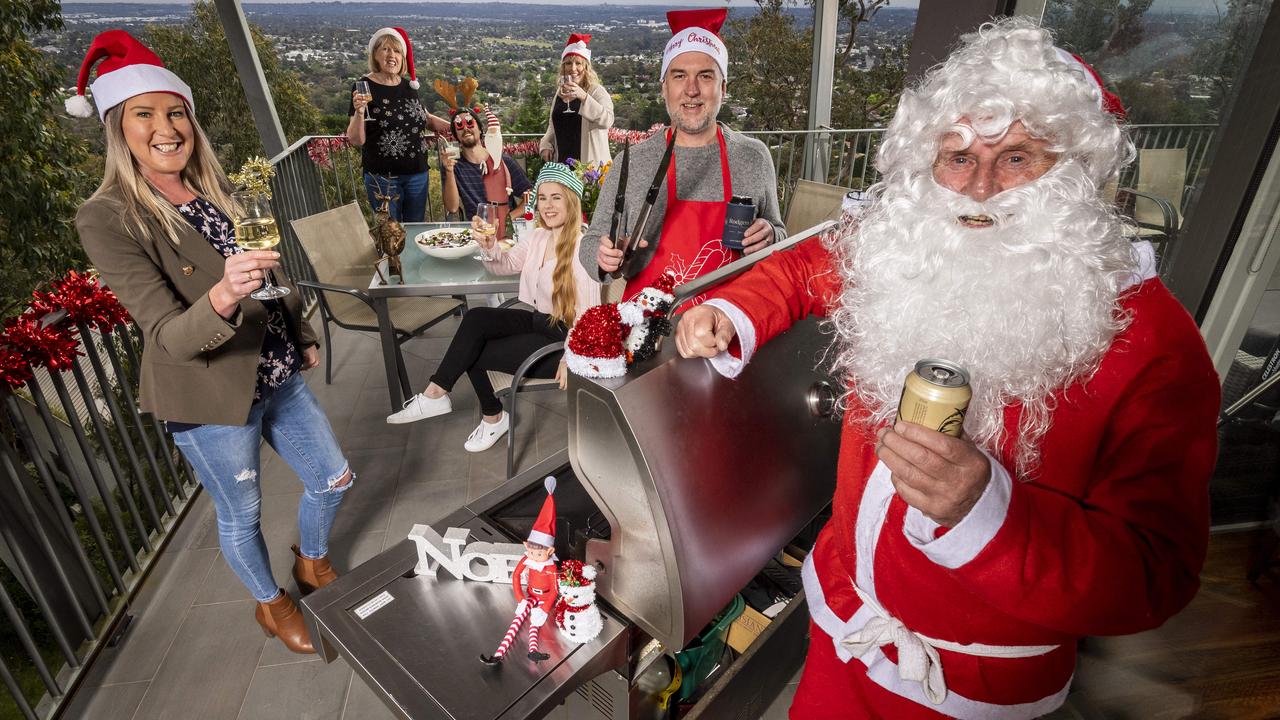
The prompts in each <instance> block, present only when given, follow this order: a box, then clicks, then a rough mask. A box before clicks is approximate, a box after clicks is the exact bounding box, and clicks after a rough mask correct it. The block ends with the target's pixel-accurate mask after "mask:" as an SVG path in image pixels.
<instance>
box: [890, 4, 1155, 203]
mask: <svg viewBox="0 0 1280 720" xmlns="http://www.w3.org/2000/svg"><path fill="white" fill-rule="evenodd" d="M1011 89H1016V92H1010V90H1011ZM1102 93H1103V90H1102V88H1101V87H1100V86H1099V85H1098V82H1097V81H1096V80H1095V79H1094V77H1093V76H1092V75H1090V73H1089V71H1088V70H1087V69H1086V68H1085V67H1084V65H1083V64H1081V63H1080V62H1079V61H1077V60H1076V59H1075V58H1073V57H1072V56H1071V55H1069V54H1067V53H1066V52H1064V51H1063V50H1061V49H1059V48H1057V47H1055V46H1054V44H1053V36H1052V35H1050V33H1049V31H1048V30H1045V29H1044V28H1041V27H1039V26H1038V25H1037V24H1036V23H1035V21H1033V20H1030V19H1028V18H1025V17H1014V18H1008V19H1006V20H1001V21H999V22H993V23H987V24H985V25H983V26H982V27H981V28H979V30H978V31H977V32H976V33H970V34H968V35H965V36H964V37H963V38H962V40H961V45H960V47H959V48H957V49H956V50H955V52H953V53H952V54H951V56H950V57H949V58H947V60H946V62H944V63H943V64H941V65H939V66H937V67H935V68H934V69H933V70H931V71H930V72H929V73H928V74H927V75H925V77H924V78H923V79H922V81H921V82H920V83H919V84H918V85H917V86H916V87H914V88H911V89H908V90H906V91H905V92H903V94H902V99H901V100H900V101H899V103H898V110H897V113H896V114H895V115H894V117H893V121H892V122H890V123H889V127H888V130H887V131H886V132H885V137H884V141H883V143H882V144H881V145H880V148H879V149H878V150H877V154H876V163H875V164H876V169H877V170H879V171H880V174H881V175H882V176H883V177H884V179H885V180H891V179H892V176H893V175H895V174H899V173H907V174H911V175H916V174H920V173H928V172H929V168H930V167H931V166H932V165H933V160H934V157H935V156H936V155H937V154H938V147H939V143H940V141H941V138H942V136H943V134H944V133H946V132H947V131H949V130H952V129H954V128H953V126H954V125H955V124H956V122H957V121H958V120H960V119H961V118H966V119H968V121H969V124H970V125H972V126H973V129H974V130H975V131H977V134H978V135H979V136H981V137H982V138H983V139H984V140H987V141H989V142H990V141H993V140H995V139H998V138H1000V137H1002V136H1003V135H1004V134H1005V133H1006V132H1008V130H1009V126H1010V125H1011V124H1013V122H1014V121H1016V120H1021V121H1022V124H1023V125H1024V126H1026V128H1027V131H1028V132H1029V133H1030V134H1031V135H1033V136H1034V137H1038V138H1043V139H1046V140H1049V141H1050V142H1051V147H1050V150H1051V151H1053V152H1055V153H1058V154H1061V155H1065V156H1067V157H1071V158H1075V159H1078V160H1079V161H1080V162H1081V163H1083V164H1084V167H1085V171H1086V174H1087V176H1088V177H1089V178H1090V179H1091V180H1093V182H1094V183H1095V184H1096V185H1098V186H1099V187H1100V186H1102V185H1103V184H1104V183H1105V182H1106V181H1107V180H1109V179H1110V178H1111V177H1113V176H1114V175H1115V174H1116V173H1117V172H1119V170H1120V168H1121V167H1123V166H1124V165H1126V164H1128V163H1129V162H1130V161H1132V160H1133V158H1134V156H1135V153H1134V149H1133V143H1132V142H1131V141H1130V140H1129V138H1128V135H1127V133H1126V132H1125V131H1124V129H1123V127H1122V126H1121V124H1120V122H1119V121H1118V120H1117V118H1116V117H1115V116H1114V115H1112V114H1111V113H1109V112H1107V111H1106V110H1105V109H1104V108H1103V103H1102V97H1103V96H1102Z"/></svg>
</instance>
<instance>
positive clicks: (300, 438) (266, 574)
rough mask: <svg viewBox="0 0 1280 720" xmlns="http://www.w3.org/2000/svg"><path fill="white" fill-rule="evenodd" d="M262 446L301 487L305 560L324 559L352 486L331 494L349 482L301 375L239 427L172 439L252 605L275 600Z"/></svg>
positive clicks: (258, 404) (334, 440)
mask: <svg viewBox="0 0 1280 720" xmlns="http://www.w3.org/2000/svg"><path fill="white" fill-rule="evenodd" d="M264 438H265V439H266V441H267V442H268V443H269V444H270V445H271V447H273V448H275V451H276V452H277V453H279V454H280V457H281V458H283V459H284V461H285V462H287V463H289V467H291V468H293V471H294V472H295V473H297V474H298V477H299V478H300V479H301V480H302V485H303V488H304V490H303V493H302V499H301V500H300V501H299V502H298V535H299V539H300V542H299V549H300V550H301V551H302V554H303V555H305V556H306V557H309V558H322V557H324V556H326V555H328V554H329V530H330V528H332V527H333V518H334V516H335V515H336V514H337V512H338V506H339V505H341V504H342V498H343V496H344V495H345V494H346V491H347V490H349V489H351V486H352V485H353V484H354V482H355V478H354V476H353V477H352V479H351V481H350V482H348V483H347V484H345V485H342V486H341V487H337V483H339V482H341V481H342V479H343V478H344V477H345V476H346V474H347V470H348V465H347V460H346V458H345V457H343V455H342V449H341V448H339V447H338V439H337V438H336V437H334V434H333V429H332V428H331V427H329V419H328V418H326V417H325V415H324V412H323V411H322V410H321V409H320V405H319V404H318V403H317V402H316V398H315V395H312V394H311V388H308V387H307V383H306V382H305V381H304V380H303V378H302V376H301V375H300V374H295V375H294V376H293V377H292V378H290V379H289V380H288V381H286V382H285V384H284V385H281V386H280V387H279V388H277V389H276V391H275V392H273V393H272V394H271V395H270V397H268V398H267V399H266V400H265V401H261V402H255V403H254V404H253V406H252V408H250V410H249V420H248V422H247V423H245V424H244V425H201V426H200V427H196V428H192V429H191V430H186V431H183V432H179V433H175V434H174V436H173V440H174V442H175V443H176V444H177V446H178V448H179V449H181V450H182V454H183V456H185V457H186V458H187V462H190V463H191V466H192V467H193V468H195V471H196V476H197V477H198V478H199V479H200V484H201V485H203V486H204V489H205V490H206V491H207V492H208V493H209V497H210V498H212V499H213V506H214V510H215V512H216V513H217V516H218V540H219V544H220V545H221V547H222V554H223V556H224V557H225V558H226V559H227V564H228V565H230V566H231V569H232V570H233V571H235V574H236V575H237V576H238V577H239V578H240V581H241V582H243V583H244V584H245V587H247V588H249V592H250V593H252V594H253V597H254V599H256V600H257V601H258V602H267V601H269V600H272V599H274V598H275V597H276V595H277V594H278V593H279V592H280V586H279V585H278V584H277V583H276V581H275V579H274V578H273V577H272V575H271V561H270V560H269V559H268V556H267V544H266V541H264V540H263V537H262V527H261V525H260V520H261V516H262V486H261V483H260V482H259V477H258V474H259V468H260V466H261V457H260V454H259V448H260V447H261V441H262V439H264Z"/></svg>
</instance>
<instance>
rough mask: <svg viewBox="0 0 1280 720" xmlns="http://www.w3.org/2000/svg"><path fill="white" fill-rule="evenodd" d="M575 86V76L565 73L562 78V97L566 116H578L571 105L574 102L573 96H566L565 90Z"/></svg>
mask: <svg viewBox="0 0 1280 720" xmlns="http://www.w3.org/2000/svg"><path fill="white" fill-rule="evenodd" d="M572 84H573V75H571V74H569V73H565V74H564V75H561V76H560V97H561V98H563V99H564V112H565V114H566V115H573V114H576V113H575V112H574V110H573V107H572V106H570V105H569V103H571V102H573V96H572V95H567V94H565V89H566V88H567V87H569V86H570V85H572Z"/></svg>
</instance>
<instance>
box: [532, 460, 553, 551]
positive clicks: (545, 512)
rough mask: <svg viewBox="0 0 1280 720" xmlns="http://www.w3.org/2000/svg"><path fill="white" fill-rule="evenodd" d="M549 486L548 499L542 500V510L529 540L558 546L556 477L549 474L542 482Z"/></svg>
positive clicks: (544, 545) (544, 544) (534, 522)
mask: <svg viewBox="0 0 1280 720" xmlns="http://www.w3.org/2000/svg"><path fill="white" fill-rule="evenodd" d="M542 484H543V485H544V486H545V487H546V488H547V499H546V500H543V501H542V510H541V511H539V512H538V519H537V520H534V521H533V529H532V530H530V531H529V537H528V541H529V542H531V543H534V544H535V545H542V546H543V547H555V546H556V496H555V492H556V479H555V478H554V477H551V476H550V475H548V476H547V479H546V480H544V481H543V482H542Z"/></svg>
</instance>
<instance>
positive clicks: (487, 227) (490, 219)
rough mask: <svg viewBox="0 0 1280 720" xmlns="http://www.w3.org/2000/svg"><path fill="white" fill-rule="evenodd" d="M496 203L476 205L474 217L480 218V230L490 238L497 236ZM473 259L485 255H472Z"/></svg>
mask: <svg viewBox="0 0 1280 720" xmlns="http://www.w3.org/2000/svg"><path fill="white" fill-rule="evenodd" d="M498 216H499V215H498V203H491V202H483V203H479V204H478V205H476V217H478V218H480V231H481V232H483V233H484V234H485V235H486V236H488V237H490V238H494V239H497V236H498ZM471 257H472V258H473V259H475V260H484V259H485V256H484V255H483V254H480V255H472V256H471Z"/></svg>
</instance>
